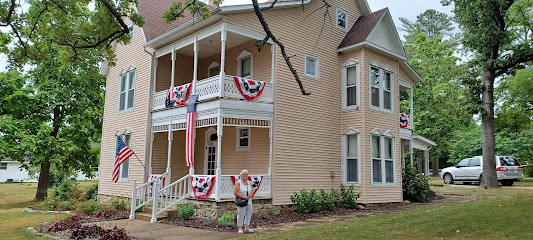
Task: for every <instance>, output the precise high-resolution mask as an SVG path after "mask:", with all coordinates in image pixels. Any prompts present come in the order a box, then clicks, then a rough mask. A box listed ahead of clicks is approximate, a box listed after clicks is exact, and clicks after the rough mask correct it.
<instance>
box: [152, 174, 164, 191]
mask: <svg viewBox="0 0 533 240" xmlns="http://www.w3.org/2000/svg"><path fill="white" fill-rule="evenodd" d="M159 177H161V175H158V174H150V175H149V176H148V181H152V180H154V179H156V178H159ZM166 180H167V177H166V176H164V177H163V178H162V179H159V182H158V183H159V190H161V189H163V188H164V187H166ZM150 185H153V183H152V184H150ZM152 189H153V186H150V193H152Z"/></svg>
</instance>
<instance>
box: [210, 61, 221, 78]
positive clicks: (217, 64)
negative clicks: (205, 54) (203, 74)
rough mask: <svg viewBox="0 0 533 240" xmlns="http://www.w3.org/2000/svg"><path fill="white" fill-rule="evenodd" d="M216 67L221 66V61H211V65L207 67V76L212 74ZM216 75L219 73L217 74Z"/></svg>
mask: <svg viewBox="0 0 533 240" xmlns="http://www.w3.org/2000/svg"><path fill="white" fill-rule="evenodd" d="M216 67H220V63H217V62H215V61H213V62H212V63H211V65H209V67H207V76H211V70H212V69H213V68H216ZM219 74H220V72H219ZM215 75H218V74H215Z"/></svg>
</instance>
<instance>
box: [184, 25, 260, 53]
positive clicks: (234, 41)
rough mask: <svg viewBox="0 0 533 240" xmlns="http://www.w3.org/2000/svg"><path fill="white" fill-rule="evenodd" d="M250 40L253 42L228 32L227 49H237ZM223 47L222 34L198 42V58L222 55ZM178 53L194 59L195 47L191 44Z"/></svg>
mask: <svg viewBox="0 0 533 240" xmlns="http://www.w3.org/2000/svg"><path fill="white" fill-rule="evenodd" d="M250 40H252V38H248V37H245V36H242V35H239V34H237V33H233V32H229V31H228V32H227V34H226V49H229V48H232V47H235V46H237V45H240V44H243V43H245V42H247V41H250ZM221 46H222V41H220V32H219V33H216V34H213V35H211V36H208V37H206V38H204V39H202V40H200V41H198V58H206V57H209V56H213V55H215V54H218V53H220V49H221ZM176 52H177V53H179V54H184V55H187V56H191V57H192V56H194V45H193V44H190V45H188V46H186V47H184V48H180V49H178V50H176Z"/></svg>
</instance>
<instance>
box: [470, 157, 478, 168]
mask: <svg viewBox="0 0 533 240" xmlns="http://www.w3.org/2000/svg"><path fill="white" fill-rule="evenodd" d="M468 166H469V167H480V166H481V163H480V161H479V158H472V159H470V162H469V163H468Z"/></svg>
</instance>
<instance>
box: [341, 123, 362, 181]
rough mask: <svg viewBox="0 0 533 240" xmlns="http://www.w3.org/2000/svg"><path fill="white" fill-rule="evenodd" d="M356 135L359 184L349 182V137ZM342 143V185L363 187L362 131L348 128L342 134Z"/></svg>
mask: <svg viewBox="0 0 533 240" xmlns="http://www.w3.org/2000/svg"><path fill="white" fill-rule="evenodd" d="M349 135H355V136H357V172H358V173H357V182H348V172H347V171H348V152H347V151H348V136H349ZM341 138H342V141H341V149H342V151H341V155H342V162H341V169H342V171H341V177H342V183H343V184H345V185H356V186H359V185H361V134H360V131H359V130H357V129H354V128H348V129H347V130H346V131H344V132H343V133H342V136H341Z"/></svg>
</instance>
